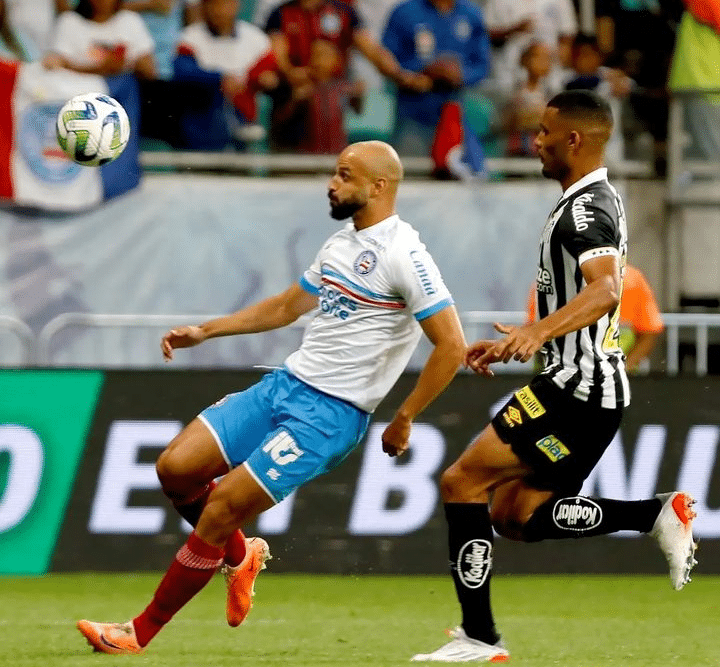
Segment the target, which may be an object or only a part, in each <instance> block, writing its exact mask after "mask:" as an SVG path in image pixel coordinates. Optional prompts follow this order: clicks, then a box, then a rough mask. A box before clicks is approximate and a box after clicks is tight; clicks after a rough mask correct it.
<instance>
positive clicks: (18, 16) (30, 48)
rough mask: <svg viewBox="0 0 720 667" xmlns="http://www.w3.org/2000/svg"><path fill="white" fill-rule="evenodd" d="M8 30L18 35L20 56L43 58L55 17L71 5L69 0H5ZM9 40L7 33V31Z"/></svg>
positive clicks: (23, 57)
mask: <svg viewBox="0 0 720 667" xmlns="http://www.w3.org/2000/svg"><path fill="white" fill-rule="evenodd" d="M4 5H5V13H6V16H5V20H6V24H7V26H8V30H10V31H11V32H12V34H13V35H14V36H15V42H16V46H17V47H18V48H17V49H13V50H12V52H14V53H16V54H17V55H18V56H21V57H18V58H17V59H18V60H24V61H28V62H29V61H33V60H40V59H41V58H42V57H43V56H44V55H45V53H46V52H47V51H48V49H49V48H50V43H51V39H52V33H53V24H54V23H55V17H56V16H57V14H59V13H60V12H64V11H66V10H68V9H69V8H70V6H69V3H68V1H67V0H4ZM3 41H4V42H5V43H6V44H7V35H3Z"/></svg>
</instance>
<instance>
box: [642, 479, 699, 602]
mask: <svg viewBox="0 0 720 667" xmlns="http://www.w3.org/2000/svg"><path fill="white" fill-rule="evenodd" d="M655 497H656V498H657V499H658V500H660V502H662V504H663V505H662V508H661V510H660V514H658V517H657V519H655V524H654V525H653V527H652V530H651V531H650V536H651V537H654V538H655V539H656V540H657V542H658V544H659V545H660V548H661V549H662V552H663V553H664V554H665V558H667V562H668V565H670V582H671V583H672V587H673V588H674V589H675V590H676V591H679V590H680V589H681V588H682V587H683V586H684V585H685V584H687V583H688V582H689V581H690V570H692V569H693V567H694V566H695V565H697V561H696V560H695V549H696V548H697V544H695V541H694V540H693V535H692V522H693V519H694V518H695V517H696V516H697V515H696V514H695V512H693V511H692V509H691V508H692V505H694V504H695V500H694V499H693V498H692V496H691V495H690V494H688V493H683V492H682V491H673V492H671V493H658V494H657V495H656V496H655Z"/></svg>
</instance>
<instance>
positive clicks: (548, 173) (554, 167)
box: [542, 162, 570, 181]
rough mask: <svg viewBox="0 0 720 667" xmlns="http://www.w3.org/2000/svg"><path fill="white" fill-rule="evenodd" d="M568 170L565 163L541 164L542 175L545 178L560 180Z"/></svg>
mask: <svg viewBox="0 0 720 667" xmlns="http://www.w3.org/2000/svg"><path fill="white" fill-rule="evenodd" d="M569 171H570V169H569V167H568V166H567V165H564V164H558V163H557V162H556V163H555V164H548V165H543V168H542V175H543V176H544V177H545V178H550V179H552V180H554V181H562V180H563V178H565V177H566V176H567V175H568V172H569Z"/></svg>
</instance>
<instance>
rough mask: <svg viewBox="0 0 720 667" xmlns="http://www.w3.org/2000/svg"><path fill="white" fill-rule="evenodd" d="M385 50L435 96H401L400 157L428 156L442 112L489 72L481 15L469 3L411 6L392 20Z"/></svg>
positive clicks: (429, 1)
mask: <svg viewBox="0 0 720 667" xmlns="http://www.w3.org/2000/svg"><path fill="white" fill-rule="evenodd" d="M383 44H385V46H387V48H388V49H389V50H390V51H391V52H392V53H393V54H395V57H396V58H397V59H398V61H399V62H400V64H401V65H402V66H403V67H405V68H406V69H408V70H412V71H414V72H421V73H423V74H425V75H426V76H428V77H429V78H430V79H431V80H432V83H433V85H432V90H430V91H428V92H424V93H418V92H414V91H409V90H403V89H401V90H399V91H398V96H397V115H396V124H395V132H394V137H393V145H394V146H395V149H396V150H397V151H398V152H399V153H400V155H420V156H424V155H429V153H430V147H431V145H432V143H433V139H434V137H435V128H436V126H437V124H438V121H439V119H440V115H441V113H442V109H443V106H444V105H445V104H446V103H447V102H449V101H457V100H459V99H460V97H461V93H462V91H463V90H464V89H465V88H467V87H469V86H472V85H474V84H476V83H478V82H479V81H480V80H481V79H482V78H483V77H484V76H485V75H486V74H487V72H488V67H489V61H490V44H489V40H488V35H487V32H486V30H485V24H484V21H483V18H482V15H481V13H480V10H479V9H478V8H477V7H476V6H475V5H473V4H471V3H470V2H468V1H467V0H407V1H406V2H403V3H402V4H401V5H399V6H397V7H396V8H395V9H394V10H393V12H392V13H391V14H390V18H389V19H388V24H387V26H386V28H385V34H384V35H383Z"/></svg>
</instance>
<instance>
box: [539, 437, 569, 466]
mask: <svg viewBox="0 0 720 667" xmlns="http://www.w3.org/2000/svg"><path fill="white" fill-rule="evenodd" d="M535 446H536V447H537V448H538V449H539V450H540V451H541V452H542V453H543V454H545V456H547V457H548V458H549V459H550V460H551V461H552V462H553V463H557V462H558V461H559V460H560V459H564V458H565V457H566V456H567V455H568V454H570V450H569V449H568V448H567V447H566V446H565V445H563V443H562V442H560V441H559V440H558V439H557V438H556V437H555V436H554V435H546V436H545V437H544V438H541V439H540V440H538V441H537V442H536V443H535Z"/></svg>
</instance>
